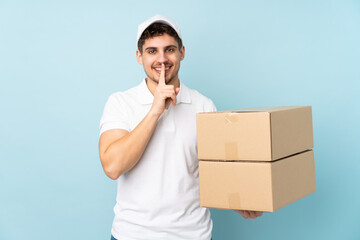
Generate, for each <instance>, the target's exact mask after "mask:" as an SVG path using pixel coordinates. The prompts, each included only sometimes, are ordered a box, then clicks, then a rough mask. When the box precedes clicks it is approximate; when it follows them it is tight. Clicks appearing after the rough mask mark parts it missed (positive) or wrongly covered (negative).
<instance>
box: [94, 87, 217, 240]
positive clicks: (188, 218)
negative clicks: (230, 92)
mask: <svg viewBox="0 0 360 240" xmlns="http://www.w3.org/2000/svg"><path fill="white" fill-rule="evenodd" d="M153 98H154V97H153V95H152V94H151V92H150V91H149V89H148V87H147V85H146V81H145V80H143V81H142V82H141V84H140V85H138V86H136V87H134V88H131V89H129V90H127V91H125V92H117V93H114V94H112V95H111V96H110V97H109V99H108V101H107V103H106V105H105V109H104V113H103V116H102V118H101V121H100V133H103V132H104V131H106V130H109V129H125V130H127V131H132V130H133V129H134V128H135V127H136V126H137V125H138V124H139V122H140V121H141V120H142V119H143V118H144V117H145V115H146V114H147V113H148V112H149V110H150V107H151V105H152V102H153ZM176 98H177V103H176V106H171V107H170V108H169V109H168V110H165V112H164V113H163V114H162V115H161V117H160V118H159V120H158V124H157V126H156V129H155V131H154V133H153V135H152V137H151V139H150V141H149V143H148V145H147V147H146V149H145V151H144V153H143V155H142V157H141V159H140V160H139V162H138V163H137V164H136V166H135V167H134V168H132V169H131V170H130V171H128V172H127V173H125V174H123V175H121V176H120V177H119V179H118V180H117V181H118V189H117V197H116V205H115V207H114V212H115V218H114V221H113V226H112V230H111V233H112V235H113V236H114V237H115V238H117V239H118V240H140V239H144V240H145V239H146V240H149V239H151V240H156V239H164V240H184V239H191V240H202V239H204V240H209V239H211V230H212V221H211V218H210V212H209V210H208V209H207V208H203V207H200V198H199V181H198V177H199V172H198V159H197V143H196V113H198V112H213V111H216V108H215V105H214V104H213V102H212V101H211V100H210V99H209V98H206V97H204V96H203V95H201V94H200V93H199V92H197V91H195V90H192V89H189V88H188V87H186V86H185V85H184V84H182V83H180V92H179V94H178V95H177V97H176Z"/></svg>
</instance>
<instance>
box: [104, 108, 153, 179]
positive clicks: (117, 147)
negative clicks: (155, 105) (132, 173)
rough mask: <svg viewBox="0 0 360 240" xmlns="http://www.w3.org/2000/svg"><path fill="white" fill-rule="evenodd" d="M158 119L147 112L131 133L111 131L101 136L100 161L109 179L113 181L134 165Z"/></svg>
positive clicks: (118, 130) (119, 130) (120, 130)
mask: <svg viewBox="0 0 360 240" xmlns="http://www.w3.org/2000/svg"><path fill="white" fill-rule="evenodd" d="M158 118H159V116H158V115H156V114H153V113H152V112H149V113H148V114H147V115H146V116H145V118H144V119H143V120H142V121H141V122H140V123H139V125H138V126H137V127H136V128H135V129H134V130H133V131H131V132H128V131H126V130H123V129H112V130H108V131H105V132H104V133H103V134H101V136H100V140H99V154H100V160H101V164H102V166H103V169H104V172H105V174H106V175H107V176H108V177H109V178H111V179H114V180H115V179H117V178H118V177H119V176H120V175H122V174H123V173H125V172H127V171H129V170H130V169H131V168H133V167H134V166H135V165H136V163H137V162H138V161H139V159H140V157H141V155H142V154H143V152H144V150H145V148H146V146H147V144H148V142H149V139H150V137H151V136H152V134H153V132H154V130H155V127H156V123H157V120H158Z"/></svg>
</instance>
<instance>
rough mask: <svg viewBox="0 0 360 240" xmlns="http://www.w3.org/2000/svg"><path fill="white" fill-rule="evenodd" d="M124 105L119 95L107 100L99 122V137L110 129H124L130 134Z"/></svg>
mask: <svg viewBox="0 0 360 240" xmlns="http://www.w3.org/2000/svg"><path fill="white" fill-rule="evenodd" d="M125 106H126V105H125V103H124V101H123V100H122V98H121V96H120V94H119V93H117V94H112V95H111V96H110V97H109V99H108V100H107V102H106V104H105V108H104V112H103V115H102V117H101V120H100V135H101V134H102V133H103V132H105V131H107V130H110V129H124V130H126V131H129V132H130V124H129V118H128V114H127V111H126V107H125Z"/></svg>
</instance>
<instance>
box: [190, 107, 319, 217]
mask: <svg viewBox="0 0 360 240" xmlns="http://www.w3.org/2000/svg"><path fill="white" fill-rule="evenodd" d="M197 137H198V158H199V160H200V162H199V182H200V204H201V206H204V207H211V208H224V209H243V210H253V211H269V212H273V211H275V210H277V209H279V208H281V207H284V206H286V205H288V204H290V203H292V202H294V201H296V200H298V199H300V198H302V197H305V196H307V195H308V194H310V193H312V192H315V191H316V179H315V167H314V154H313V151H312V150H309V149H310V148H312V147H313V131H312V116H311V106H302V107H276V108H255V109H254V108H252V109H240V110H235V111H224V112H213V113H199V114H197Z"/></svg>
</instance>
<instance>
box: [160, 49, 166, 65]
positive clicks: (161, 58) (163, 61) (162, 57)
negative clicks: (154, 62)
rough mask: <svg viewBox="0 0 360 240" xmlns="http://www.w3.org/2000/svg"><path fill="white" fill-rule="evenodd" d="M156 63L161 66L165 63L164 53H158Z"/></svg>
mask: <svg viewBox="0 0 360 240" xmlns="http://www.w3.org/2000/svg"><path fill="white" fill-rule="evenodd" d="M158 56H159V57H158V62H159V63H160V64H161V63H164V64H165V63H166V62H167V61H168V59H167V56H166V53H165V52H164V51H160V52H159V55H158Z"/></svg>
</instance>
